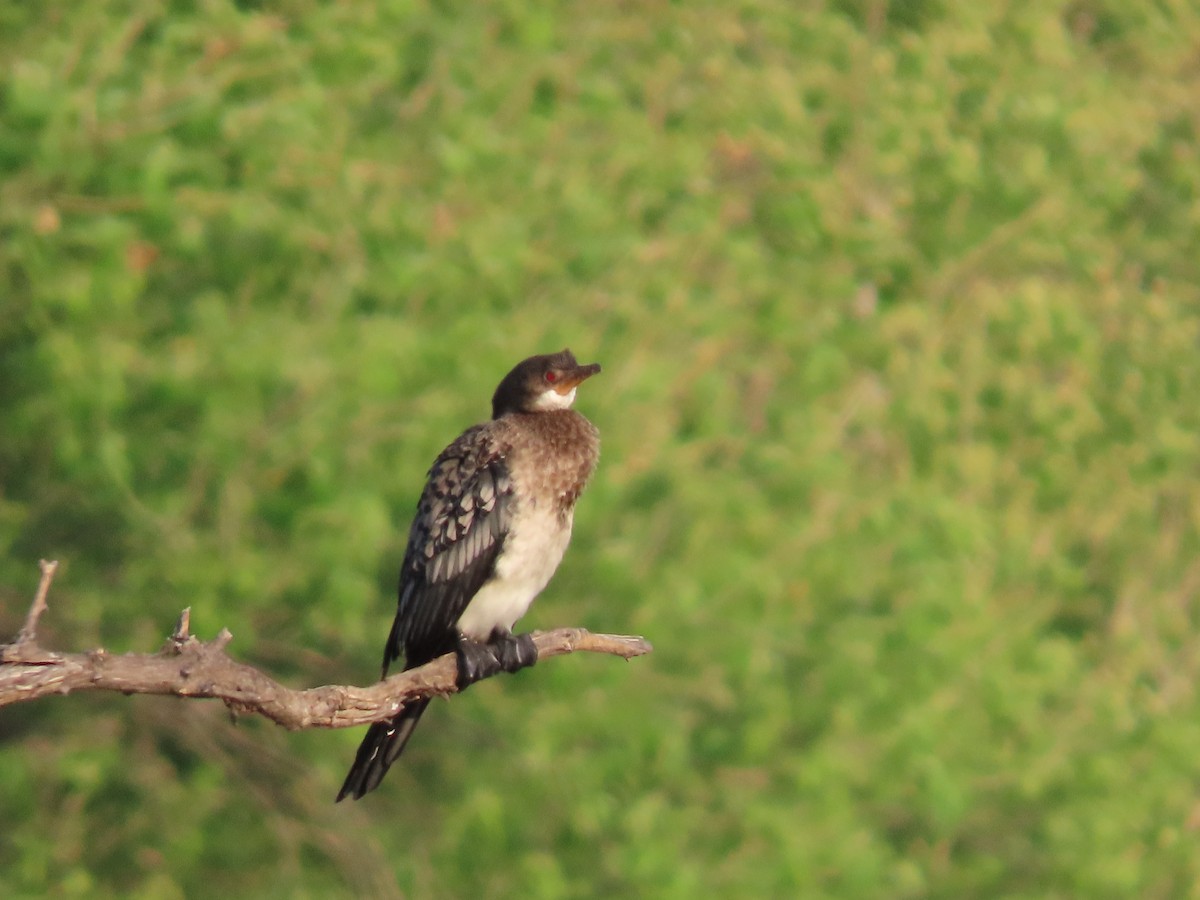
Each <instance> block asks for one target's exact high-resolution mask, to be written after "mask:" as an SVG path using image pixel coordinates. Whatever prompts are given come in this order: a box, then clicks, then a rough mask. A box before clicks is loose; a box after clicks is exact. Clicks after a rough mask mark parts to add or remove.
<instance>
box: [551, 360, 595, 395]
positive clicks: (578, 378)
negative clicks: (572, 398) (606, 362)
mask: <svg viewBox="0 0 1200 900" xmlns="http://www.w3.org/2000/svg"><path fill="white" fill-rule="evenodd" d="M599 371H600V363H592V364H591V365H589V366H576V367H575V368H574V369H572V370H571V371H570V372H567V373H566V374H564V375H563V377H562V380H561V381H559V382H558V383H557V384H555V385H554V390H556V391H558V392H559V393H560V394H569V393H571V391H573V390H574V389H575V387H576V386H577V385H578V384H579V383H580V382H582V381H586V380H587V379H589V378H591V377H592V376H593V375H595V374H596V373H597V372H599Z"/></svg>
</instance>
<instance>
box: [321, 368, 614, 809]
mask: <svg viewBox="0 0 1200 900" xmlns="http://www.w3.org/2000/svg"><path fill="white" fill-rule="evenodd" d="M599 371H600V366H599V365H596V364H592V365H586V366H581V365H579V363H577V362H576V361H575V357H574V356H573V355H572V353H571V351H570V350H563V351H562V352H561V353H551V354H548V355H545V356H532V357H530V358H529V359H527V360H525V361H523V362H521V363H519V364H518V365H517V366H516V368H514V369H513V370H512V371H511V372H509V373H508V374H507V375H506V376H504V380H503V381H501V382H500V386H499V387H497V388H496V393H495V394H494V395H493V396H492V418H491V420H490V421H488V422H484V423H483V424H481V425H475V426H474V427H472V428H468V429H467V430H466V431H464V432H463V433H462V434H461V435H459V437H458V439H457V440H456V441H454V443H452V444H451V445H450V446H449V447H447V448H446V449H445V450H443V451H442V453H441V455H440V456H438V458H437V459H436V460H435V461H434V463H433V467H432V468H431V469H430V470H429V479H428V481H427V482H426V484H425V490H424V491H423V492H422V493H421V499H420V501H419V503H418V504H417V515H416V518H415V519H413V523H412V527H411V529H410V530H409V535H408V549H407V550H406V551H405V553H404V563H403V565H402V566H401V569H400V604H399V609H398V610H397V612H396V621H395V622H394V623H393V624H392V632H391V634H390V635H388V640H387V646H386V647H385V648H384V651H383V675H384V676H385V677H386V675H387V672H388V667H389V665H390V664H391V663H392V662H393V661H394V660H396V659H398V658H399V657H400V656H401V655H403V657H404V668H405V669H412V668H416V667H417V666H421V665H424V664H425V663H427V662H429V661H430V660H432V659H434V658H436V657H438V656H441V655H442V654H443V653H449V652H451V651H454V652H455V653H456V654H457V656H458V685H459V688H460V690H461V689H463V688H466V687H467V686H468V685H470V684H472V683H474V682H475V681H478V680H479V679H480V678H485V677H487V676H488V675H492V674H495V673H496V672H497V671H501V670H503V671H506V672H515V671H516V670H517V669H520V668H522V667H524V666H531V665H533V664H534V663H535V662H537V649H536V648H535V647H534V644H533V638H532V636H531V635H529V634H522V635H514V634H513V633H512V628H513V625H514V624H515V623H516V621H517V619H519V618H521V616H522V615H524V614H525V611H526V610H527V609H529V604H530V603H532V602H533V599H534V598H535V597H536V596H537V595H538V594H539V593H541V590H542V588H544V587H545V586H546V584H547V582H549V581H550V576H551V575H553V574H554V570H555V569H557V568H558V564H559V563H560V562H561V561H562V557H563V553H564V552H565V551H566V549H567V542H568V541H570V539H571V523H572V519H573V517H574V511H575V501H576V500H578V499H579V495H580V493H582V491H583V488H584V485H585V484H587V480H588V478H589V477H591V474H592V471H593V470H594V469H595V468H596V461H597V459H598V458H599V455H600V435H599V432H598V431H597V430H596V427H595V426H594V425H592V423H591V422H589V421H588V420H587V419H585V418H584V417H583V416H581V415H580V414H579V413H577V412H575V411H574V410H573V409H571V404H572V403H573V402H574V401H575V389H576V387H577V386H578V385H579V384H580V382H582V381H583V380H584V379H586V378H590V377H591V376H592V375H595V374H596V373H597V372H599ZM428 705H429V700H428V699H423V700H415V701H413V702H411V703H409V704H408V705H407V706H405V707H404V709H402V710H401V711H400V712H399V713H398V714H397V715H396V717H395V718H393V719H391V720H390V721H387V722H377V723H375V724H374V725H372V726H371V727H370V729H369V730H368V731H367V735H366V737H365V738H363V742H362V744H361V745H360V746H359V748H358V755H357V756H356V757H355V759H354V765H353V766H351V767H350V773H349V774H348V775H347V776H346V782H345V784H343V785H342V789H341V791H339V792H338V796H337V799H338V800H342V799H344V798H345V797H354V799H356V800H357V799H358V798H360V797H362V796H363V795H364V794H366V793H367V792H368V791H372V790H374V789H375V788H377V787H378V786H379V782H380V781H382V780H383V776H384V775H385V774H386V773H387V770H388V768H389V767H390V766H391V765H392V763H394V762H395V761H396V759H397V757H399V756H400V753H401V752H402V751H403V750H404V745H405V744H406V743H407V742H408V739H409V738H410V737H411V736H412V732H413V729H414V728H415V727H416V725H417V722H418V721H419V720H420V718H421V714H422V713H423V712H425V707H426V706H428Z"/></svg>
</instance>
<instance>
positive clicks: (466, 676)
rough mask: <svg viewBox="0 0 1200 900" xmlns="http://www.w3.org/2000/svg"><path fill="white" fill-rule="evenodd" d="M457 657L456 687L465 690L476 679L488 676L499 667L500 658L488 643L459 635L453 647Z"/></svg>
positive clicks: (497, 670)
mask: <svg viewBox="0 0 1200 900" xmlns="http://www.w3.org/2000/svg"><path fill="white" fill-rule="evenodd" d="M455 655H456V656H457V657H458V689H459V690H460V691H465V690H466V689H467V688H469V687H470V686H471V685H473V684H474V683H475V682H477V681H482V680H483V679H485V678H490V677H491V676H492V675H495V674H496V673H497V672H499V671H500V669H501V663H500V660H499V659H497V658H496V653H495V651H494V650H493V648H492V647H491V646H490V645H488V644H480V643H478V642H476V641H473V640H471V639H470V638H465V637H460V638H459V639H458V644H457V646H456V647H455Z"/></svg>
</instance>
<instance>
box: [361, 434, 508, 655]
mask: <svg viewBox="0 0 1200 900" xmlns="http://www.w3.org/2000/svg"><path fill="white" fill-rule="evenodd" d="M506 449H507V448H506V447H505V446H504V445H503V444H502V443H500V442H498V441H495V440H493V439H492V438H491V436H490V435H489V433H488V426H487V425H477V426H475V427H474V428H471V429H468V430H467V431H465V432H464V433H463V434H462V435H461V436H460V437H459V438H458V440H456V441H455V442H454V443H453V444H451V445H450V446H449V447H447V448H446V449H445V450H443V451H442V454H441V456H439V457H438V458H437V460H436V461H435V462H434V464H433V467H432V468H431V469H430V470H429V480H428V481H427V482H426V484H425V490H424V492H423V493H422V494H421V500H420V502H419V503H418V504H417V515H416V518H415V519H414V520H413V524H412V530H411V531H410V532H409V536H408V549H407V551H406V552H405V554H404V564H403V566H402V568H401V573H400V605H399V609H398V610H397V612H396V621H395V623H394V624H393V625H392V632H391V634H390V635H389V636H388V642H387V647H386V649H385V650H384V659H383V667H384V672H385V673H386V671H387V667H388V665H389V664H390V663H391V662H392V661H393V660H395V659H397V658H399V657H400V655H401V654H402V653H403V654H404V655H405V657H406V664H407V665H408V666H410V667H411V666H413V665H419V664H421V663H423V662H427V661H428V660H429V659H432V658H433V657H435V656H437V655H439V654H441V653H446V652H449V651H450V650H451V649H453V647H454V626H455V623H457V622H458V619H459V617H460V616H461V615H462V613H463V610H464V609H466V607H467V603H469V602H470V600H471V598H472V597H473V596H474V595H475V592H476V591H478V590H479V589H480V588H481V587H482V586H483V584H484V582H485V581H487V579H488V577H489V576H490V575H491V572H492V566H493V564H494V563H495V560H496V556H497V555H498V554H499V552H500V547H501V546H502V545H503V543H504V538H505V535H506V534H507V533H508V529H509V524H510V520H511V517H512V509H513V505H514V503H515V499H514V497H513V485H512V479H511V478H510V477H509V473H508V466H507V465H506V464H505V461H504V453H505V450H506Z"/></svg>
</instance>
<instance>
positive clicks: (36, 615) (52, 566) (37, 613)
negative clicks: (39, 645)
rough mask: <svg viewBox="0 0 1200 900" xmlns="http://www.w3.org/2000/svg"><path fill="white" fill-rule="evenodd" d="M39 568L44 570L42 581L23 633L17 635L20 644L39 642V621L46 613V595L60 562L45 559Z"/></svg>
mask: <svg viewBox="0 0 1200 900" xmlns="http://www.w3.org/2000/svg"><path fill="white" fill-rule="evenodd" d="M38 566H40V567H41V570H42V580H41V581H40V582H39V583H38V589H37V594H36V595H35V596H34V598H33V606H31V607H29V614H28V615H27V616H26V617H25V624H24V625H23V626H21V633H20V634H18V635H17V643H18V644H32V643H33V642H34V641H35V640H37V626H38V620H39V619H41V617H42V613H44V612H45V611H46V595H47V594H49V593H50V582H51V581H53V580H54V573H55V572H57V571H58V560H50V561H49V562H47V561H46V560H44V559H43V560H40V561H39V562H38Z"/></svg>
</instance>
